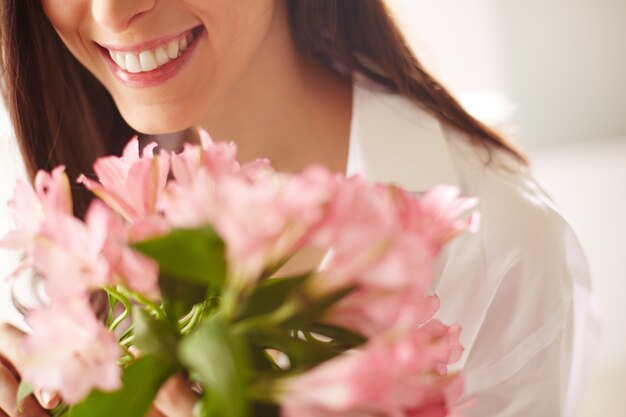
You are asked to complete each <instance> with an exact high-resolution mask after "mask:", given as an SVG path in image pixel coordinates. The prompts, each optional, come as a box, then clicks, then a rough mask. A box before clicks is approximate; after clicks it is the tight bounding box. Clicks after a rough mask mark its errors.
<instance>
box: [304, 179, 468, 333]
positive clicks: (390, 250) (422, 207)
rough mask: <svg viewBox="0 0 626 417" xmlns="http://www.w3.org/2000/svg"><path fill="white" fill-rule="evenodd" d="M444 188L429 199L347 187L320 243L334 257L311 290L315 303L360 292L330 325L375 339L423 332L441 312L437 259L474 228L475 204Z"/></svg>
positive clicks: (342, 304) (335, 311)
mask: <svg viewBox="0 0 626 417" xmlns="http://www.w3.org/2000/svg"><path fill="white" fill-rule="evenodd" d="M458 194H459V192H458V190H457V189H456V188H454V187H447V186H440V187H435V188H434V189H433V190H432V191H430V192H428V193H427V194H425V195H424V196H423V197H416V196H413V195H411V194H409V193H408V192H406V191H404V190H401V189H399V188H396V187H385V186H372V185H369V184H367V183H365V182H364V181H362V180H361V179H359V178H353V179H351V180H348V181H347V182H345V183H344V184H343V185H342V187H341V188H340V190H339V192H338V193H337V194H336V197H335V199H334V201H333V206H332V208H331V215H330V216H329V220H328V222H327V224H326V227H325V228H324V229H322V230H323V233H320V235H319V237H318V240H319V241H322V242H325V243H326V244H328V245H329V246H330V248H331V249H332V257H331V258H330V261H329V262H328V263H327V265H325V267H324V268H323V270H322V271H321V274H319V275H318V276H316V277H315V278H314V280H313V282H312V284H311V286H310V288H309V290H310V292H311V293H312V294H313V295H314V296H315V295H317V296H319V295H320V294H322V295H323V294H325V293H328V292H330V291H334V290H337V289H340V288H347V287H350V286H352V287H355V289H354V290H353V291H352V292H351V293H350V294H349V295H348V296H347V297H345V298H344V299H342V300H340V301H339V302H338V303H336V304H335V305H333V306H332V307H331V308H330V310H328V311H327V313H326V315H325V317H324V320H325V321H326V322H328V323H332V324H336V325H339V326H343V327H346V328H350V329H352V330H355V331H357V332H359V333H361V334H363V335H366V336H369V337H372V336H375V335H377V334H379V333H382V332H386V331H389V330H390V329H395V328H408V327H415V326H419V325H421V324H423V323H425V322H426V321H428V320H430V319H431V318H432V316H433V314H434V313H435V312H436V310H437V308H438V302H437V300H436V298H433V297H429V296H428V291H429V288H430V285H431V281H432V278H433V267H434V262H435V259H436V256H437V254H438V253H439V251H440V250H441V247H442V246H443V244H444V243H445V242H447V241H448V240H449V239H451V238H452V237H453V236H454V235H455V234H458V233H460V232H461V231H463V230H466V229H467V228H469V227H470V225H471V224H472V223H471V220H469V219H460V218H459V217H460V216H461V215H462V214H465V213H466V212H467V211H469V210H470V209H471V208H472V207H473V206H474V205H475V200H473V199H463V198H459V197H458Z"/></svg>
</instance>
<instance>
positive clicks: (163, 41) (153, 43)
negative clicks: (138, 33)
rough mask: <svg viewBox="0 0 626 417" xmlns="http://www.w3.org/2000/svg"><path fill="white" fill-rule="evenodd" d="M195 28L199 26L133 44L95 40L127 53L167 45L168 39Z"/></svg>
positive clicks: (183, 34) (112, 49) (104, 46)
mask: <svg viewBox="0 0 626 417" xmlns="http://www.w3.org/2000/svg"><path fill="white" fill-rule="evenodd" d="M197 28H199V26H194V27H192V28H190V29H186V30H183V31H182V32H178V33H177V34H175V35H167V36H161V37H159V38H155V39H150V40H148V41H144V42H139V43H136V44H134V45H127V44H123V43H121V42H116V43H102V42H96V43H97V44H98V45H100V46H101V47H103V48H106V49H108V50H110V51H115V52H129V53H133V52H135V53H136V52H141V51H145V50H149V49H154V48H156V47H157V46H161V45H167V44H168V43H169V42H170V41H172V40H174V39H178V38H182V37H183V36H185V35H188V34H189V33H191V32H192V31H193V30H195V29H197Z"/></svg>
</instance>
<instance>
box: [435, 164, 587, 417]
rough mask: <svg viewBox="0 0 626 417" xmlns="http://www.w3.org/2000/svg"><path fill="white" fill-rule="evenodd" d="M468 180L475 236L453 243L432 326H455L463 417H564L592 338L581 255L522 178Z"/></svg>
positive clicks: (568, 416) (571, 411)
mask: <svg viewBox="0 0 626 417" xmlns="http://www.w3.org/2000/svg"><path fill="white" fill-rule="evenodd" d="M476 177H477V176H474V180H476V183H474V184H471V183H470V184H468V188H470V189H473V191H474V192H473V193H472V194H473V195H477V196H478V197H479V199H480V211H481V215H482V224H481V231H480V232H479V233H478V234H477V235H471V236H463V237H462V238H461V239H458V240H456V241H453V242H452V244H451V245H450V248H449V249H448V251H447V252H446V254H445V256H444V260H442V262H441V265H440V270H439V276H438V280H437V282H436V286H435V291H436V292H437V293H438V294H439V295H440V297H441V301H442V304H441V310H440V312H439V313H438V316H439V318H441V319H442V320H443V321H445V322H448V323H459V324H460V325H461V327H462V328H463V330H462V337H461V342H462V343H463V345H464V347H465V352H464V355H463V357H462V359H461V361H460V362H459V364H458V365H457V370H460V371H462V373H463V374H464V377H465V383H466V395H465V397H464V400H469V401H470V403H471V406H470V407H469V408H468V409H467V410H465V411H464V415H465V416H466V417H478V416H480V417H522V416H524V417H526V416H533V417H543V416H545V417H558V416H563V417H573V416H575V415H576V409H577V399H578V398H580V395H579V394H580V392H581V389H582V387H583V383H584V379H585V378H584V373H585V372H584V369H585V368H586V367H587V364H588V363H589V357H590V355H591V353H590V352H591V351H592V350H593V349H590V348H585V347H589V346H591V345H592V344H593V343H590V341H589V339H590V338H596V337H597V334H596V333H594V332H592V331H589V324H590V323H592V322H593V320H590V319H588V318H587V317H588V316H589V306H588V303H586V302H585V300H588V299H589V297H588V295H589V288H590V287H589V273H588V269H587V263H586V260H585V258H584V255H583V253H582V251H581V249H580V246H579V245H578V241H577V240H576V238H575V236H574V234H573V232H572V229H571V227H570V226H569V224H568V223H567V222H566V221H565V220H564V219H563V217H562V216H561V215H560V214H559V213H558V210H557V209H556V207H555V206H554V204H553V203H552V202H551V200H550V199H549V198H548V197H547V195H545V193H544V192H543V191H542V190H541V189H540V188H539V186H538V185H537V184H536V182H534V180H533V179H532V178H531V177H529V176H527V175H526V174H524V173H520V172H518V173H511V172H509V173H508V174H505V173H502V172H498V171H496V170H493V172H491V173H490V172H488V171H486V174H483V175H482V176H480V178H479V179H480V181H479V182H478V181H477V179H476ZM466 178H467V176H466ZM591 342H593V340H592V341H591ZM574 376H575V378H574Z"/></svg>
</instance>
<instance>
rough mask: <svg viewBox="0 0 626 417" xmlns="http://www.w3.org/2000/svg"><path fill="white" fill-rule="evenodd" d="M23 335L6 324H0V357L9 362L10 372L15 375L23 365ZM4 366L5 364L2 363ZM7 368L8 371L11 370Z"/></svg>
mask: <svg viewBox="0 0 626 417" xmlns="http://www.w3.org/2000/svg"><path fill="white" fill-rule="evenodd" d="M24 337H25V336H24V333H22V332H21V331H20V330H18V329H17V328H15V327H13V326H11V325H10V324H8V323H2V324H0V356H2V357H3V359H5V360H6V361H8V362H10V365H11V367H13V369H11V371H15V372H16V373H17V372H19V370H20V369H21V368H22V365H23V363H24V351H23V348H22V346H23V343H24ZM3 362H4V363H5V364H6V362H5V361H3ZM11 367H9V369H10V368H11Z"/></svg>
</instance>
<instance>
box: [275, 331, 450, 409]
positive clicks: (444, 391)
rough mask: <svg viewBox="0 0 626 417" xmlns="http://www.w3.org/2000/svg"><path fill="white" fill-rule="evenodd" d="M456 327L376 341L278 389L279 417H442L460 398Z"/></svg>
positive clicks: (283, 383) (299, 376)
mask: <svg viewBox="0 0 626 417" xmlns="http://www.w3.org/2000/svg"><path fill="white" fill-rule="evenodd" d="M459 346H460V345H459V344H458V327H456V326H453V327H447V326H444V325H442V324H441V323H439V322H433V324H428V325H426V326H424V327H422V328H419V329H413V330H411V331H409V332H408V333H405V334H401V335H393V336H391V337H385V338H376V339H373V340H371V341H370V342H368V344H367V345H365V346H364V347H363V348H361V349H358V350H355V351H349V352H347V353H345V354H342V355H341V356H339V357H337V358H335V359H332V360H330V361H328V362H325V363H323V364H321V365H318V366H317V367H316V368H313V369H312V370H310V371H308V372H305V373H303V374H301V375H298V376H294V377H290V378H287V379H286V380H284V381H282V383H281V384H279V386H278V395H277V396H278V399H279V400H280V402H281V405H282V407H283V408H282V415H283V416H284V417H291V416H298V417H313V416H315V417H317V416H319V417H321V416H337V417H339V416H345V415H348V416H361V417H363V416H372V417H374V416H394V417H396V416H397V417H404V416H406V417H409V416H410V417H418V416H420V417H426V416H438V415H441V416H446V415H449V412H450V411H451V409H452V408H453V406H454V403H455V402H456V401H457V400H458V399H459V398H460V396H461V394H462V380H461V377H460V376H459V375H447V374H446V372H447V370H446V367H447V365H448V363H450V362H452V361H454V360H457V359H458V352H459Z"/></svg>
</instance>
